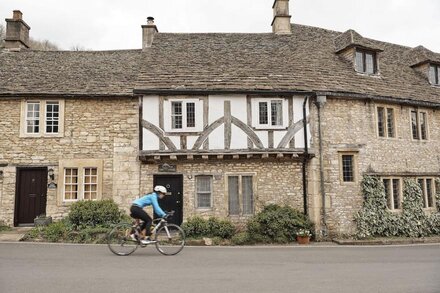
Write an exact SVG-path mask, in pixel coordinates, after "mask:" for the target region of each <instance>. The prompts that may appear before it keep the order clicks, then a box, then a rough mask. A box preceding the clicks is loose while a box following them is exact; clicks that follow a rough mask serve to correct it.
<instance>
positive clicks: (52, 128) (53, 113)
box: [46, 102, 60, 133]
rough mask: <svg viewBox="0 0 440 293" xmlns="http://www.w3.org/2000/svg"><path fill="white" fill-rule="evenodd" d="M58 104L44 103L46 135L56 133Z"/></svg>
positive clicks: (58, 112) (58, 113)
mask: <svg viewBox="0 0 440 293" xmlns="http://www.w3.org/2000/svg"><path fill="white" fill-rule="evenodd" d="M59 116H60V105H59V102H46V133H58V125H59Z"/></svg>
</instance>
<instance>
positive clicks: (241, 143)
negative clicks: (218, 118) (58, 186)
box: [231, 125, 247, 149]
mask: <svg viewBox="0 0 440 293" xmlns="http://www.w3.org/2000/svg"><path fill="white" fill-rule="evenodd" d="M246 148H247V135H246V133H244V131H243V130H241V129H240V128H238V127H237V126H235V125H232V127H231V149H246Z"/></svg>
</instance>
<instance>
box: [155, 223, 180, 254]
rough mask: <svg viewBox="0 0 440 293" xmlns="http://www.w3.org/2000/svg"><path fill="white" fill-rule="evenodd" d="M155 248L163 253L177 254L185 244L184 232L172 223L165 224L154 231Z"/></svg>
mask: <svg viewBox="0 0 440 293" xmlns="http://www.w3.org/2000/svg"><path fill="white" fill-rule="evenodd" d="M154 240H155V241H156V248H157V250H158V251H159V252H160V253H162V254H164V255H175V254H178V253H179V252H180V251H181V250H182V249H183V247H184V246H185V232H183V230H182V228H180V227H179V226H177V225H174V224H166V225H164V226H162V227H160V228H159V229H158V230H157V231H156V236H155V238H154Z"/></svg>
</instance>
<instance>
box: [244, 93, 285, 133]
mask: <svg viewBox="0 0 440 293" xmlns="http://www.w3.org/2000/svg"><path fill="white" fill-rule="evenodd" d="M285 102H286V101H285V100H284V99H269V98H267V99H266V98H262V99H253V100H252V104H253V107H252V116H253V117H252V124H253V126H254V127H256V128H258V129H277V128H284V127H286V125H285V121H284V117H286V116H287V112H286V111H287V105H285ZM254 113H255V114H254Z"/></svg>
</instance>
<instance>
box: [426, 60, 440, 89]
mask: <svg viewBox="0 0 440 293" xmlns="http://www.w3.org/2000/svg"><path fill="white" fill-rule="evenodd" d="M429 82H430V83H431V84H434V85H440V65H436V64H431V65H430V66H429Z"/></svg>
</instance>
